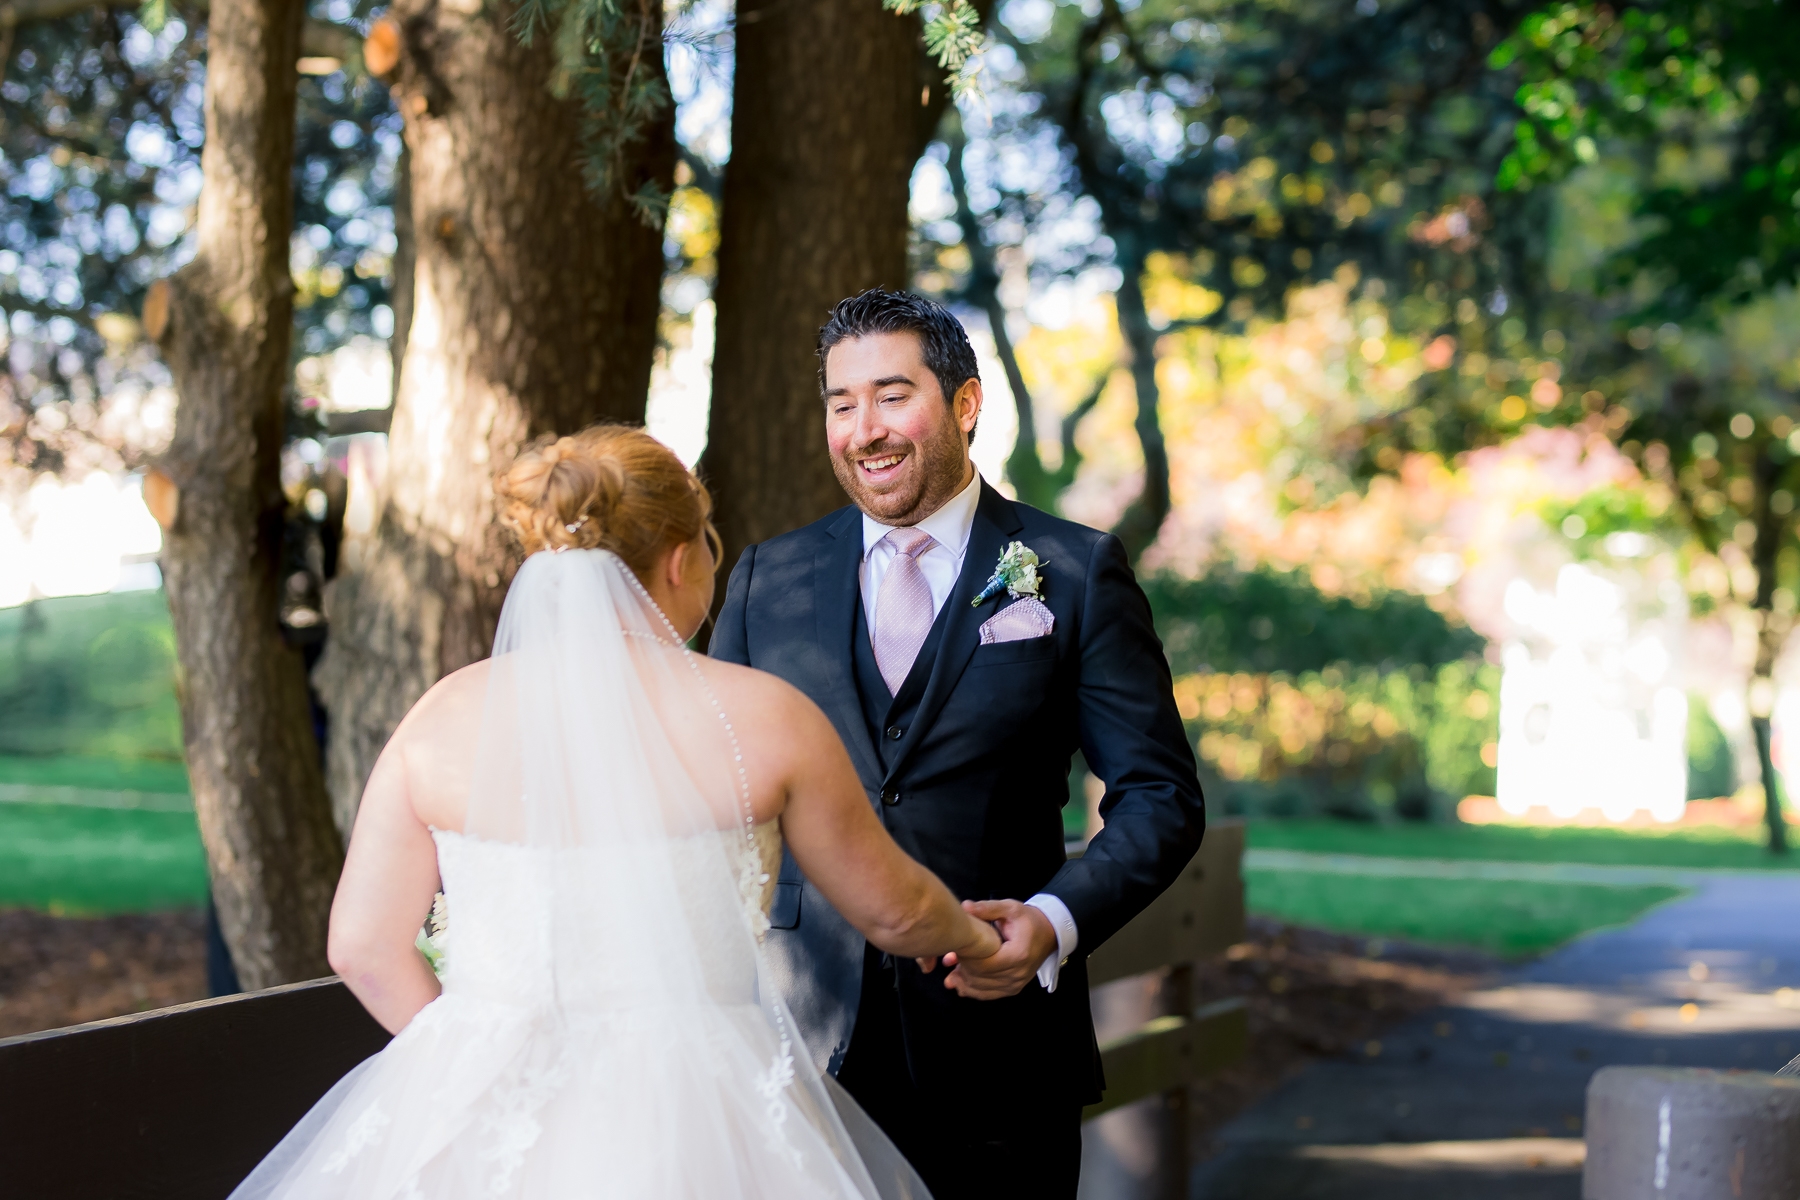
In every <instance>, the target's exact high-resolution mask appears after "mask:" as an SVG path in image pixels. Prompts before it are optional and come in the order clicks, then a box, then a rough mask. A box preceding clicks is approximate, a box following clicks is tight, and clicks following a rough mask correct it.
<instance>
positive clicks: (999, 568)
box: [970, 542, 1044, 608]
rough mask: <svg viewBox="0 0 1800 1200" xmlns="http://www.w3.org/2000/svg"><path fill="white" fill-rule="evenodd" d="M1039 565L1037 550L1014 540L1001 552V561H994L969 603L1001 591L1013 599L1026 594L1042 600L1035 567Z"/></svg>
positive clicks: (977, 604)
mask: <svg viewBox="0 0 1800 1200" xmlns="http://www.w3.org/2000/svg"><path fill="white" fill-rule="evenodd" d="M1042 565H1043V564H1042V563H1041V562H1039V561H1038V556H1037V552H1036V551H1034V550H1033V549H1032V548H1031V547H1030V546H1027V545H1026V544H1025V543H1024V542H1013V543H1012V544H1011V545H1009V546H1007V548H1006V549H1004V550H1002V551H1001V552H1000V561H999V563H998V564H996V565H995V567H994V573H993V575H991V576H990V577H989V578H988V581H987V583H986V584H985V585H984V586H983V587H982V589H981V594H980V595H979V596H977V597H975V600H974V603H973V604H971V605H970V607H972V608H980V607H981V606H982V605H983V604H985V603H986V602H987V601H989V600H991V599H993V598H994V597H995V596H998V595H999V594H1000V593H1001V592H1002V591H1005V592H1006V593H1007V594H1008V595H1010V596H1011V597H1012V598H1013V599H1015V600H1018V599H1021V598H1023V597H1025V596H1030V597H1031V598H1032V599H1034V600H1042V599H1043V598H1044V592H1043V588H1044V581H1043V580H1042V579H1040V578H1038V568H1039V567H1040V566H1042Z"/></svg>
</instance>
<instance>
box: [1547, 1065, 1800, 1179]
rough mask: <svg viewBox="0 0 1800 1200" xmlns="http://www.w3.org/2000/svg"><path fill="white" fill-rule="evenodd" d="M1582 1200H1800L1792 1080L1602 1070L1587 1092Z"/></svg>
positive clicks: (1799, 1115)
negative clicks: (1585, 1160)
mask: <svg viewBox="0 0 1800 1200" xmlns="http://www.w3.org/2000/svg"><path fill="white" fill-rule="evenodd" d="M1581 1195H1582V1200H1794V1198H1795V1197H1800V1079H1794V1078H1786V1077H1778V1076H1775V1075H1769V1074H1765V1073H1763V1072H1760V1071H1709V1070H1697V1069H1691V1068H1673V1067H1606V1068H1604V1069H1603V1070H1600V1071H1598V1072H1596V1073H1595V1075H1594V1078H1593V1080H1592V1081H1591V1082H1589V1084H1588V1092H1587V1164H1586V1166H1585V1167H1584V1168H1583V1169H1582V1177H1581Z"/></svg>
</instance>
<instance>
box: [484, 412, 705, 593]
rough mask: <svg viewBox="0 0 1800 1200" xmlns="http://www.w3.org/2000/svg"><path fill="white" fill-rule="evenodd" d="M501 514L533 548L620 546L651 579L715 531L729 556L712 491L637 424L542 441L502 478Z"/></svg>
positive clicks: (632, 564)
mask: <svg viewBox="0 0 1800 1200" xmlns="http://www.w3.org/2000/svg"><path fill="white" fill-rule="evenodd" d="M494 491H495V493H496V495H497V496H498V497H499V500H500V519H501V521H502V522H503V523H504V524H505V525H506V526H507V527H508V528H509V529H511V530H512V531H513V533H514V534H516V535H517V536H518V539H519V541H520V543H521V544H522V545H523V546H524V549H525V553H526V554H535V553H537V552H538V551H539V550H571V549H572V550H596V549H598V550H611V551H612V552H613V553H614V554H617V555H618V556H619V557H620V558H622V559H624V560H625V563H626V565H627V566H629V567H630V568H631V569H632V570H633V571H635V572H636V573H637V575H638V577H639V578H640V579H641V578H644V577H645V576H647V575H648V574H649V573H650V570H651V568H652V567H654V566H655V565H656V560H657V559H658V558H660V557H661V556H662V555H663V554H664V553H665V552H666V551H668V549H669V548H670V547H672V546H678V545H680V544H681V543H683V542H691V541H693V540H694V539H695V538H697V537H700V536H701V535H702V534H704V535H705V537H706V540H707V543H708V544H709V545H710V546H711V547H712V551H713V558H714V560H715V561H716V560H717V559H718V558H719V557H720V554H721V550H722V547H721V546H720V544H719V535H718V532H717V531H716V530H715V529H714V528H713V524H712V496H711V495H710V494H709V493H708V492H707V490H706V485H705V484H703V483H701V482H700V480H699V479H698V478H696V477H695V475H694V473H693V472H692V471H690V470H688V469H687V468H686V467H685V466H683V465H682V463H681V460H680V459H679V458H677V457H675V454H674V452H673V451H671V450H670V449H669V448H668V447H667V446H665V445H663V444H662V443H661V442H659V441H657V440H656V439H655V438H653V437H651V436H650V435H649V434H647V433H645V432H644V431H643V430H642V429H639V428H637V427H636V426H632V425H594V426H590V427H589V428H587V429H584V430H582V431H581V432H580V433H577V434H573V435H571V436H569V437H556V436H555V435H554V434H552V435H550V436H547V437H543V438H539V439H538V440H537V441H535V442H533V443H532V444H531V445H529V446H527V447H526V448H525V449H524V450H523V451H521V452H520V454H519V457H518V458H517V459H515V460H514V461H513V464H512V466H511V467H509V468H507V469H506V471H504V472H503V473H502V474H501V475H500V477H499V479H498V480H497V481H496V482H495V485H494Z"/></svg>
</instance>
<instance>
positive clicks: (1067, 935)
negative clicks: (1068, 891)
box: [1025, 892, 1080, 992]
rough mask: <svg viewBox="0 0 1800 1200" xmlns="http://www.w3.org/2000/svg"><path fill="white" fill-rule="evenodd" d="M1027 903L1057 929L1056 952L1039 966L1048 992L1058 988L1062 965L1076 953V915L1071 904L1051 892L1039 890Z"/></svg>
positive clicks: (1077, 935) (1039, 980) (1039, 978)
mask: <svg viewBox="0 0 1800 1200" xmlns="http://www.w3.org/2000/svg"><path fill="white" fill-rule="evenodd" d="M1025 903H1027V904H1029V905H1030V906H1031V907H1033V908H1035V909H1037V910H1038V911H1039V912H1041V913H1043V914H1044V915H1045V916H1046V917H1049V918H1050V927H1051V928H1052V929H1054V930H1056V953H1055V954H1052V955H1051V956H1050V957H1048V958H1046V959H1045V960H1044V962H1043V965H1042V966H1040V967H1039V968H1038V972H1037V977H1038V983H1039V984H1041V985H1042V986H1043V989H1044V990H1045V991H1046V992H1054V991H1055V990H1056V981H1057V978H1058V977H1059V976H1060V975H1061V974H1062V965H1063V964H1064V963H1066V962H1068V961H1069V955H1071V954H1073V953H1075V945H1076V943H1077V942H1078V941H1079V940H1080V935H1079V933H1078V932H1077V930H1076V928H1075V916H1074V914H1073V913H1071V912H1070V911H1069V906H1068V905H1066V904H1064V903H1063V902H1062V901H1061V900H1059V899H1057V898H1056V897H1055V896H1052V895H1051V894H1050V893H1049V892H1039V893H1038V894H1037V895H1035V896H1033V897H1032V898H1031V899H1029V900H1027V901H1026V902H1025Z"/></svg>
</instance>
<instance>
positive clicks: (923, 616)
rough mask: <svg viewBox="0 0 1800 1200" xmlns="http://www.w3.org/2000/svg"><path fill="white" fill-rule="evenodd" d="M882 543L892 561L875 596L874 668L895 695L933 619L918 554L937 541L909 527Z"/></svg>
mask: <svg viewBox="0 0 1800 1200" xmlns="http://www.w3.org/2000/svg"><path fill="white" fill-rule="evenodd" d="M882 541H884V542H886V543H888V545H890V546H892V547H893V548H894V561H893V562H891V563H889V564H888V569H887V574H886V575H883V576H882V578H881V590H880V592H878V593H876V596H875V639H874V640H875V665H876V666H877V667H879V668H880V669H881V677H882V678H883V679H885V680H887V685H888V691H889V692H891V693H892V694H894V695H896V696H898V695H899V694H900V685H901V684H903V683H905V682H906V675H907V672H909V671H911V670H912V665H913V659H915V658H917V657H919V647H920V646H923V645H924V644H925V635H926V634H928V633H930V632H931V622H932V621H933V620H934V619H935V618H936V617H937V613H936V612H934V611H933V609H932V606H931V585H930V584H928V583H926V582H925V572H923V571H921V570H920V569H919V562H918V559H919V555H921V554H923V553H925V552H926V551H927V550H929V549H931V548H932V547H933V546H935V545H937V542H936V541H935V540H933V538H932V536H931V535H930V534H929V533H926V532H925V531H924V530H923V529H913V528H908V529H890V530H889V531H888V534H887V536H886V537H885V538H883V539H882Z"/></svg>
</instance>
